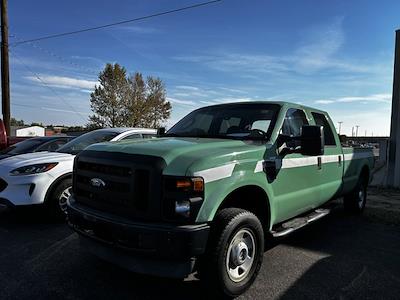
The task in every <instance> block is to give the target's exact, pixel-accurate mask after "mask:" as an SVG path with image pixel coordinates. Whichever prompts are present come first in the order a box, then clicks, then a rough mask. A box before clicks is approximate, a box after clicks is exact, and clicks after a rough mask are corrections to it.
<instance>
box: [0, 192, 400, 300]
mask: <svg viewBox="0 0 400 300" xmlns="http://www.w3.org/2000/svg"><path fill="white" fill-rule="evenodd" d="M205 290H206V289H204V288H203V286H202V285H201V284H200V282H199V281H198V280H197V279H195V278H188V279H186V280H185V281H183V282H177V281H173V280H166V279H157V278H150V277H144V276H138V275H134V274H132V273H130V272H127V271H125V270H123V269H120V268H118V267H115V266H113V265H110V264H108V263H106V262H103V261H101V260H99V259H97V258H95V257H93V256H91V255H89V254H87V253H85V252H82V251H81V250H80V249H79V247H78V239H77V236H76V234H74V233H72V232H71V231H70V229H69V228H67V227H66V226H65V225H64V224H53V223H49V222H45V221H43V219H42V217H40V214H38V211H37V210H33V209H30V210H26V211H19V212H16V213H12V214H3V215H0V299H55V298H58V299H110V298H114V299H158V298H166V299H169V298H174V299H203V298H205V297H206V296H207V295H206V294H205ZM399 295H400V193H399V192H390V191H382V190H372V191H371V192H370V197H369V202H368V204H367V208H366V212H365V214H364V215H363V216H359V217H354V216H349V215H346V214H345V213H344V211H343V210H342V208H341V207H340V206H338V208H336V209H335V210H334V212H333V213H332V214H331V215H330V216H328V217H327V218H325V219H323V220H321V221H319V222H317V223H316V224H314V225H311V226H309V227H308V228H305V229H303V230H301V231H299V232H296V233H294V234H292V235H291V236H290V237H287V238H285V239H282V240H280V241H276V243H275V244H274V245H271V247H270V249H269V250H268V251H266V253H265V256H264V263H263V267H262V269H261V272H260V275H259V277H258V279H257V281H256V282H255V284H254V285H253V287H252V288H251V289H250V290H249V291H248V292H247V293H246V294H244V295H243V296H242V297H240V299H293V298H296V299H355V298H357V299H399Z"/></svg>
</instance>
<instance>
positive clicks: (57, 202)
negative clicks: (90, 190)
mask: <svg viewBox="0 0 400 300" xmlns="http://www.w3.org/2000/svg"><path fill="white" fill-rule="evenodd" d="M71 190H72V179H71V178H66V179H64V180H62V181H61V182H59V183H58V184H57V186H55V187H54V188H53V190H52V192H51V194H50V196H49V198H48V201H47V207H48V211H49V213H50V216H51V217H53V218H56V219H64V218H65V216H66V213H67V200H68V198H69V197H70V196H71Z"/></svg>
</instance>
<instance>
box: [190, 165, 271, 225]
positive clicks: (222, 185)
mask: <svg viewBox="0 0 400 300" xmlns="http://www.w3.org/2000/svg"><path fill="white" fill-rule="evenodd" d="M235 169H237V168H235ZM245 186H257V187H260V188H261V189H263V190H264V192H265V193H266V195H267V198H266V199H265V201H269V207H270V213H271V216H270V221H271V224H273V223H274V221H275V211H276V210H275V206H274V205H273V202H272V201H270V200H271V199H272V198H271V197H273V194H272V190H271V189H270V186H269V185H268V183H267V178H266V175H265V173H264V172H258V173H254V168H252V169H251V170H237V171H235V170H234V172H233V173H232V175H231V176H229V177H226V178H224V179H220V180H215V181H212V182H208V183H206V185H205V197H204V202H203V204H202V206H201V209H200V211H199V213H198V215H197V219H196V222H210V221H212V220H213V219H214V216H215V214H216V212H217V211H218V209H219V208H220V207H221V205H222V203H223V202H224V200H225V199H226V198H227V196H228V195H229V194H231V193H232V192H233V191H235V190H237V189H239V188H241V187H245ZM248 196H249V198H251V195H248ZM249 200H250V199H249Z"/></svg>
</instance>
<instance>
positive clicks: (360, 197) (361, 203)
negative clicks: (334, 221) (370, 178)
mask: <svg viewBox="0 0 400 300" xmlns="http://www.w3.org/2000/svg"><path fill="white" fill-rule="evenodd" d="M364 201H365V191H364V187H363V186H361V187H360V190H359V191H358V207H359V208H360V209H362V208H363V206H364Z"/></svg>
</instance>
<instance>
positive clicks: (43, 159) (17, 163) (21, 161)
mask: <svg viewBox="0 0 400 300" xmlns="http://www.w3.org/2000/svg"><path fill="white" fill-rule="evenodd" d="M74 157H75V156H74V155H71V154H67V153H59V152H36V153H27V154H20V155H15V156H11V157H8V158H5V159H2V160H1V161H0V168H18V167H23V166H29V165H34V164H42V163H52V162H62V161H71V160H73V159H74Z"/></svg>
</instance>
